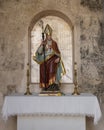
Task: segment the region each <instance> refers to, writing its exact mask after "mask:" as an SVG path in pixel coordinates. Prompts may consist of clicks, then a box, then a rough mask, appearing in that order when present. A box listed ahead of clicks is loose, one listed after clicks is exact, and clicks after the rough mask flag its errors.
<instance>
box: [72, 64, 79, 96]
mask: <svg viewBox="0 0 104 130" xmlns="http://www.w3.org/2000/svg"><path fill="white" fill-rule="evenodd" d="M74 85H75V87H74V92H73V93H72V95H80V93H79V92H78V79H77V63H76V62H75V64H74Z"/></svg>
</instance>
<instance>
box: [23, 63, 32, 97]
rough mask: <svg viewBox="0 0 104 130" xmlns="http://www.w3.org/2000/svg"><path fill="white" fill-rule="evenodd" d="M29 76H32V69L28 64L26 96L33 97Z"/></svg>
mask: <svg viewBox="0 0 104 130" xmlns="http://www.w3.org/2000/svg"><path fill="white" fill-rule="evenodd" d="M29 76H30V69H29V63H27V88H26V92H25V93H24V95H32V93H31V92H30V88H29V85H30V79H29Z"/></svg>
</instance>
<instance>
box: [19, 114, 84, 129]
mask: <svg viewBox="0 0 104 130" xmlns="http://www.w3.org/2000/svg"><path fill="white" fill-rule="evenodd" d="M17 130H86V123H85V116H17Z"/></svg>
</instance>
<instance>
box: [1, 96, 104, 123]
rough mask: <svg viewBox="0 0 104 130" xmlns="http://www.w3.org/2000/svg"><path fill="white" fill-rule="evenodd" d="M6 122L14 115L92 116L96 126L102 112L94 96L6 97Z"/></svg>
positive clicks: (3, 113)
mask: <svg viewBox="0 0 104 130" xmlns="http://www.w3.org/2000/svg"><path fill="white" fill-rule="evenodd" d="M2 115H3V118H4V119H5V120H7V119H8V117H9V116H13V115H45V116H46V115H48V116H55V115H61V116H70V115H72V116H78V115H83V116H91V117H93V118H94V124H97V122H98V121H99V119H100V117H101V110H100V106H99V103H98V100H97V97H96V96H94V95H92V94H81V95H79V96H73V95H66V96H59V97H55V96H36V95H31V96H24V95H11V96H6V97H5V100H4V104H3V108H2Z"/></svg>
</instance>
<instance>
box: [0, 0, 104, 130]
mask: <svg viewBox="0 0 104 130" xmlns="http://www.w3.org/2000/svg"><path fill="white" fill-rule="evenodd" d="M86 1H87V0H55V1H52V0H0V111H1V108H2V104H3V98H4V96H5V95H6V94H7V93H11V92H24V91H25V86H26V64H27V62H28V60H27V57H28V27H29V25H30V22H31V20H32V18H33V17H34V16H35V15H36V14H37V13H39V12H40V11H44V10H58V11H61V12H62V13H64V14H65V15H66V16H68V17H69V18H70V20H71V21H72V23H73V25H74V38H75V40H74V47H75V60H76V61H77V63H78V75H79V79H80V80H79V85H80V91H81V92H92V93H94V94H96V95H97V96H98V98H99V101H100V105H101V109H102V113H103V117H102V119H101V120H100V122H99V124H98V125H96V126H93V121H92V119H89V118H87V130H103V129H104V72H103V71H104V58H103V55H104V20H103V19H104V17H103V14H102V12H103V9H101V8H104V7H103V5H104V3H103V4H100V2H99V1H100V0H99V1H98V2H99V3H97V0H90V1H89V2H86ZM93 5H94V6H93ZM98 5H99V6H98ZM99 7H100V8H99ZM62 89H63V91H65V92H69V90H70V88H69V85H68V86H67V87H66V88H62ZM33 90H34V91H39V90H38V88H37V87H35V88H34V89H33ZM0 130H16V117H13V118H9V120H8V121H7V122H6V124H5V122H4V121H3V120H2V118H1V114H0Z"/></svg>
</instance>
